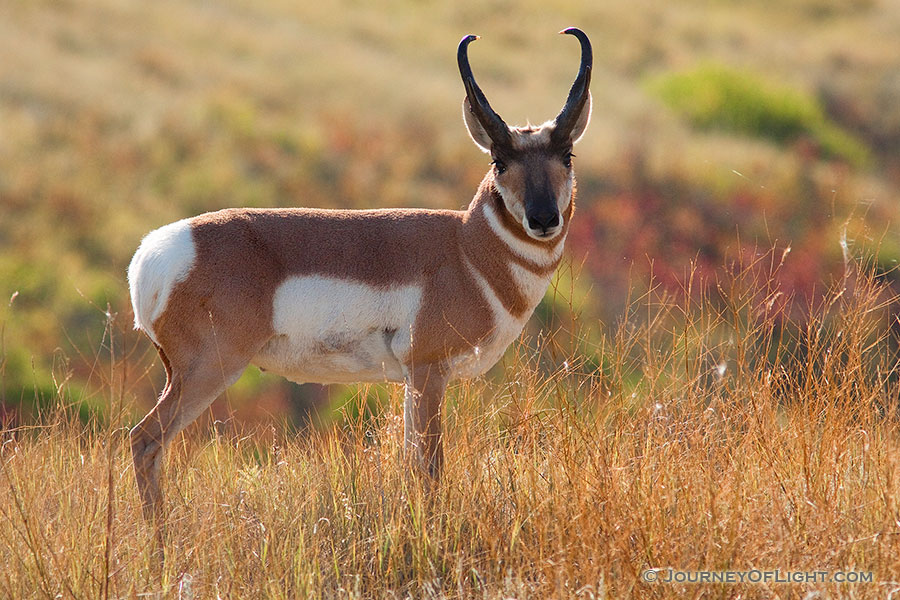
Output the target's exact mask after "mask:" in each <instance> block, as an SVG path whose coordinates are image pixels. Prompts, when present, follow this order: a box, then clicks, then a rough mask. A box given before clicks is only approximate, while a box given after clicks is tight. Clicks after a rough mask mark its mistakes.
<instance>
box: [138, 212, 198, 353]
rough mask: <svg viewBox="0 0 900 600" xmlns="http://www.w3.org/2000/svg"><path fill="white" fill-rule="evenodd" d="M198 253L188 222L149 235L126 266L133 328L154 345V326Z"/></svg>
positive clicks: (172, 225)
mask: <svg viewBox="0 0 900 600" xmlns="http://www.w3.org/2000/svg"><path fill="white" fill-rule="evenodd" d="M196 258H197V251H196V248H195V247H194V238H193V235H192V234H191V225H190V220H189V219H183V220H181V221H176V222H175V223H170V224H168V225H164V226H163V227H160V228H159V229H157V230H155V231H151V232H150V233H148V234H147V235H146V236H145V237H144V239H143V240H142V241H141V245H140V247H138V249H137V252H135V253H134V258H132V259H131V264H130V265H128V287H129V290H130V292H131V307H132V309H133V310H134V328H135V329H142V330H144V332H146V333H147V335H148V336H150V339H151V340H153V341H154V342H155V343H156V344H159V341H158V340H157V339H156V335H155V334H154V333H153V323H154V322H155V321H156V320H157V319H158V318H159V317H160V315H162V313H163V311H164V310H165V309H166V303H167V302H168V301H169V295H170V294H171V293H172V289H173V288H174V287H175V285H176V284H177V283H179V282H181V281H183V280H184V278H185V277H187V275H188V273H190V271H191V267H193V266H194V261H195V260H196Z"/></svg>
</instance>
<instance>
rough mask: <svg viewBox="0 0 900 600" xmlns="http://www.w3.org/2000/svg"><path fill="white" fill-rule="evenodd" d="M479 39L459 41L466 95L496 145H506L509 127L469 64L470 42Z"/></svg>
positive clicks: (459, 58)
mask: <svg viewBox="0 0 900 600" xmlns="http://www.w3.org/2000/svg"><path fill="white" fill-rule="evenodd" d="M582 35H583V34H582ZM477 39H478V36H477V35H467V36H466V37H464V38H463V39H462V40H461V41H460V42H459V48H458V49H457V51H456V62H457V63H459V74H460V75H461V76H462V80H463V85H465V86H466V97H467V98H468V99H469V106H470V107H471V109H472V113H473V114H474V115H475V118H476V119H478V122H479V123H480V124H481V126H482V127H483V128H484V130H485V132H487V134H488V136H490V138H491V141H493V142H494V144H495V145H499V146H506V145H508V144H509V127H507V126H506V123H504V122H503V119H501V118H500V115H498V114H497V113H495V112H494V109H493V108H491V105H490V104H489V103H488V101H487V98H485V96H484V92H482V91H481V88H480V87H478V84H477V83H475V76H474V75H472V67H470V66H469V44H471V43H472V42H474V41H475V40H477Z"/></svg>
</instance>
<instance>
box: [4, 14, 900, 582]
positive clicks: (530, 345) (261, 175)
mask: <svg viewBox="0 0 900 600" xmlns="http://www.w3.org/2000/svg"><path fill="white" fill-rule="evenodd" d="M568 25H578V26H579V27H581V28H583V29H584V30H585V31H587V32H588V33H589V34H590V36H591V38H592V40H593V42H594V47H595V70H594V75H593V85H592V91H593V98H594V112H593V118H592V122H591V125H590V128H589V129H588V133H587V135H586V136H585V138H584V140H583V141H582V142H581V143H580V144H579V146H578V147H577V148H576V154H577V155H578V156H577V158H576V171H577V173H578V183H579V186H578V187H579V197H578V210H577V213H576V216H575V218H574V219H573V222H572V228H571V231H570V234H569V237H568V240H567V248H568V250H567V251H568V256H567V258H566V261H565V264H564V268H561V269H560V272H559V274H558V276H557V279H556V283H555V285H554V287H553V289H552V290H551V292H550V293H548V295H547V297H546V298H545V300H544V301H543V302H542V303H541V305H540V306H539V307H538V309H537V311H536V314H535V316H534V318H533V319H532V321H531V323H530V325H529V327H528V329H527V330H526V332H525V334H524V335H523V337H522V338H521V340H520V341H519V343H517V344H516V345H515V346H514V347H513V348H511V349H510V351H509V352H508V353H507V355H506V357H505V358H504V359H503V361H502V362H501V364H500V365H499V366H498V367H497V368H495V369H494V370H493V371H492V372H491V373H490V374H489V375H488V376H487V377H484V378H479V379H477V380H474V381H469V382H458V383H456V384H454V385H453V386H452V387H451V389H450V391H449V393H448V401H447V407H446V413H445V414H446V426H445V431H446V436H447V447H446V453H447V465H446V473H445V477H444V478H443V480H442V481H441V482H440V484H439V485H437V486H436V487H435V488H434V489H432V490H430V491H425V490H424V489H423V486H422V485H421V482H420V481H418V480H417V479H416V478H415V477H411V476H408V474H406V470H405V468H404V465H403V463H402V460H401V457H400V454H399V452H400V447H401V441H402V432H401V430H402V423H401V418H400V415H401V406H400V405H401V400H402V399H401V391H400V390H399V389H398V388H396V387H388V386H365V387H360V388H357V387H352V386H334V387H332V388H321V387H316V386H303V387H299V388H298V387H297V386H293V385H290V384H287V383H285V382H283V381H281V380H280V379H278V378H273V377H269V376H265V375H263V374H261V373H260V372H259V371H257V370H255V369H250V370H248V372H247V374H246V375H245V376H244V377H243V378H242V379H241V381H240V382H239V383H238V384H237V385H235V386H234V387H233V388H232V389H231V390H229V392H228V393H227V394H226V396H225V397H224V398H222V399H220V401H217V402H216V404H215V405H214V407H213V411H212V413H211V415H210V416H209V417H208V418H205V419H201V421H202V422H201V423H199V424H198V425H197V426H195V427H192V428H191V429H190V430H189V431H188V432H187V433H186V434H185V436H184V437H183V439H180V440H179V441H178V442H177V443H176V444H175V446H174V448H173V451H172V453H171V455H170V457H169V460H168V463H167V472H166V476H165V481H166V486H167V494H168V496H167V512H168V519H167V525H168V537H167V541H166V555H167V557H168V558H167V561H166V562H165V564H164V566H163V567H162V568H161V570H157V569H156V563H155V559H154V556H153V554H152V536H151V532H150V530H149V529H148V527H147V526H146V525H145V524H144V523H143V522H142V521H141V519H140V515H139V507H138V499H137V492H136V489H135V487H134V482H133V474H132V472H131V469H130V464H129V462H130V457H129V455H128V452H127V443H126V440H127V431H128V429H129V428H130V426H132V425H133V424H134V423H135V422H136V420H137V419H139V418H140V416H141V415H142V414H143V411H145V410H146V409H147V408H148V407H149V406H150V405H151V404H152V402H153V401H154V399H155V397H156V396H157V394H158V392H159V390H160V388H161V386H162V384H163V373H162V367H161V365H160V364H159V362H158V360H157V358H156V356H155V352H154V351H153V349H152V348H151V347H150V344H149V343H148V341H147V340H146V339H145V338H143V337H142V336H140V335H138V334H136V333H135V332H133V331H131V330H130V322H131V314H130V305H129V302H128V298H127V285H126V282H125V268H126V266H127V264H128V261H129V259H130V257H131V254H132V253H133V252H134V250H135V248H136V247H137V245H138V243H139V241H140V239H141V236H142V235H144V234H145V233H146V232H147V231H149V230H150V229H152V228H155V227H157V226H160V225H162V224H164V223H167V222H170V221H172V220H175V219H178V218H182V217H184V216H188V215H192V214H196V213H199V212H202V211H207V210H214V209H218V208H223V207H226V206H294V205H304V206H322V207H352V208H369V207H374V206H419V207H434V208H460V207H462V206H464V205H465V204H467V203H468V201H469V199H470V198H471V196H472V193H473V192H474V190H475V188H476V186H477V183H478V181H479V180H480V179H481V177H482V175H483V173H484V171H485V170H486V168H487V159H486V157H485V156H484V155H483V154H481V153H480V152H479V151H478V150H477V149H476V148H474V146H473V145H472V144H471V141H470V140H469V139H468V137H467V136H466V134H465V131H464V128H463V125H462V122H461V119H460V102H461V100H462V96H463V90H462V84H461V83H460V81H459V76H458V73H457V71H456V65H455V57H454V52H455V48H456V44H457V42H458V41H459V39H460V38H461V37H462V35H464V34H466V33H477V34H480V35H482V36H483V37H482V40H480V41H479V42H478V43H477V44H473V45H472V48H471V59H472V64H473V69H474V70H475V73H476V76H477V77H478V80H479V82H480V83H481V85H482V87H483V88H484V89H485V92H486V93H487V95H488V96H489V98H490V100H491V102H492V105H493V106H494V107H495V108H496V109H497V110H498V112H499V113H500V114H502V115H503V117H504V118H505V119H506V120H507V121H508V122H511V123H524V122H525V121H526V120H528V119H530V120H531V121H533V122H541V121H543V120H545V119H547V118H550V117H552V116H553V115H555V114H556V113H557V111H558V110H559V108H560V107H561V105H562V102H563V101H564V98H565V94H566V91H567V90H568V87H569V85H570V84H571V81H572V79H573V77H574V75H575V71H576V69H577V60H578V47H577V44H575V43H574V41H573V40H571V39H568V38H567V37H566V36H556V35H555V32H556V31H558V30H560V29H562V28H563V27H565V26H568ZM898 28H900V8H898V7H897V5H896V2H892V1H889V0H880V1H879V0H789V1H786V2H779V3H775V2H771V1H770V0H747V1H744V2H734V1H731V0H689V1H686V2H678V3H666V2H652V1H649V0H638V1H635V2H629V3H624V4H623V3H615V2H593V3H587V2H584V3H579V2H561V1H551V2H537V1H535V0H527V1H525V2H520V3H512V2H506V1H498V2H476V1H474V0H466V1H463V2H457V3H434V2H415V3H413V2H408V1H405V0H404V1H401V0H386V1H385V2H379V3H360V2H356V1H353V0H323V1H321V2H300V3H298V2H289V1H287V0H270V1H266V2H248V1H244V0H225V1H223V2H216V3H209V2H200V1H195V0H189V1H184V2H182V1H174V0H161V1H159V2H153V3H138V2H133V1H130V0H96V1H94V2H85V1H82V0H54V1H49V0H36V1H23V0H7V1H5V2H0V56H2V57H3V60H0V426H2V429H0V565H3V566H5V567H7V568H4V569H2V570H0V597H2V598H7V597H9V598H19V597H27V598H31V597H35V598H56V597H62V598H81V597H98V596H99V597H104V598H105V597H123V598H124V597H166V598H168V597H177V598H215V597H221V598H236V597H245V598H257V597H273V598H281V597H283V598H297V597H300V598H303V597H313V598H317V597H322V598H332V597H345V598H371V597H376V598H380V597H387V598H406V597H413V598H419V597H426V598H444V597H450V598H544V597H577V598H645V597H650V598H674V597H692V598H706V597H710V598H776V597H777V598H884V597H891V594H894V595H896V594H897V593H898V590H900V558H898V557H900V541H898V537H900V500H898V498H900V496H898V491H900V490H898V485H900V464H898V463H900V427H898V426H900V415H898V414H897V401H898V394H900V383H898V382H900V377H898V372H897V359H898V348H900V341H898V339H897V337H898V331H900V321H898V317H897V315H898V314H900V311H898V305H897V301H896V299H897V291H898V290H900V276H898V271H897V269H896V265H897V261H898V260H900V229H898V227H897V226H896V223H897V222H898V218H900V215H898V211H900V208H898V207H900V205H898V204H897V199H898V197H900V159H898V156H897V153H896V148H897V147H898V144H900V103H898V102H897V98H898V95H900V78H898V76H897V73H900V46H898V43H897V36H896V32H897V31H898ZM651 568H659V569H667V568H674V569H678V570H681V571H682V572H696V571H703V570H708V571H710V570H711V571H725V570H734V571H748V572H749V571H751V570H753V569H757V570H759V571H772V570H775V569H779V570H780V571H781V572H782V573H785V572H788V571H804V572H805V571H827V572H829V573H830V576H834V575H835V574H836V573H837V572H838V571H853V572H861V573H864V574H869V573H871V577H872V580H871V581H870V582H867V583H857V584H849V583H846V584H844V583H835V582H833V581H826V582H822V581H821V580H819V581H816V582H806V583H791V584H781V583H771V582H770V583H759V584H744V585H734V584H722V583H716V584H713V583H700V584H696V583H690V584H688V583H677V582H676V583H674V584H663V583H655V584H653V583H648V582H647V581H646V579H647V575H645V574H643V573H645V572H646V570H647V569H651ZM667 573H668V571H665V570H664V571H661V572H660V574H659V576H660V577H665V576H666V574H667Z"/></svg>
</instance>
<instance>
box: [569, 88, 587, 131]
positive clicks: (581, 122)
mask: <svg viewBox="0 0 900 600" xmlns="http://www.w3.org/2000/svg"><path fill="white" fill-rule="evenodd" d="M590 121H591V93H590V92H588V97H587V101H586V102H585V103H584V106H583V107H582V108H581V114H580V115H578V119H577V120H576V121H575V125H574V126H573V127H572V133H570V134H569V139H570V140H571V141H572V143H573V144H574V143H575V142H577V141H578V140H580V139H581V136H583V135H584V130H585V129H587V126H588V123H590Z"/></svg>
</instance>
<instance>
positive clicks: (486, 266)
mask: <svg viewBox="0 0 900 600" xmlns="http://www.w3.org/2000/svg"><path fill="white" fill-rule="evenodd" d="M569 212H570V213H571V211H569ZM567 222H568V219H566V224H567ZM516 227H518V229H519V231H521V226H520V225H518V224H517V223H516V221H515V219H512V218H511V217H510V215H509V214H508V212H507V211H506V209H505V207H504V206H503V200H502V198H501V197H500V194H499V192H498V191H497V189H496V187H495V186H494V181H493V176H492V175H491V174H490V173H488V174H487V176H485V178H484V180H482V182H481V185H480V186H479V188H478V192H477V193H476V194H475V198H474V199H473V200H472V203H471V204H470V205H469V208H468V210H467V211H466V214H465V217H464V218H463V227H462V234H461V236H460V244H461V255H462V257H463V260H464V261H466V262H467V263H468V264H469V265H471V267H472V268H474V269H475V271H476V273H477V274H478V276H479V277H480V279H481V280H482V281H483V284H482V287H483V286H484V285H486V286H488V287H489V288H490V292H491V294H492V295H493V296H494V297H495V298H496V299H497V301H498V303H499V305H502V307H503V309H504V310H505V311H506V312H508V313H509V315H510V316H512V317H513V318H514V319H516V320H518V319H522V318H527V317H528V316H529V315H530V314H531V312H532V311H533V310H534V308H535V307H536V306H537V304H538V302H540V300H541V298H542V297H543V295H544V292H546V289H547V286H548V285H549V283H550V278H551V276H552V275H553V272H554V271H555V270H556V266H557V265H558V264H559V261H560V258H561V257H562V250H563V244H564V242H565V236H566V231H565V230H563V231H562V233H561V234H560V235H558V236H556V238H554V239H553V240H552V241H550V242H545V243H541V242H538V241H536V240H533V239H531V238H530V237H528V236H527V235H525V234H524V232H521V234H520V232H519V231H517V230H516Z"/></svg>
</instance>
